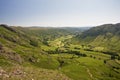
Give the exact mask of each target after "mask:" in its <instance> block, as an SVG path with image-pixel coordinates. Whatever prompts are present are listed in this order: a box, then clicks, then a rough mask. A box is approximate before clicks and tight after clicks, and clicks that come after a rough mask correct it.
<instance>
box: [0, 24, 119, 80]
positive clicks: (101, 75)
mask: <svg viewBox="0 0 120 80" xmlns="http://www.w3.org/2000/svg"><path fill="white" fill-rule="evenodd" d="M97 28H100V27H97ZM91 29H92V30H93V31H92V32H93V33H94V32H95V31H96V30H95V31H94V28H91ZM91 29H89V30H88V31H87V32H90V31H91ZM100 30H101V28H100ZM117 30H118V29H117ZM110 31H111V33H112V30H110ZM98 32H99V31H98ZM108 32H109V30H108ZM113 32H114V31H113ZM78 33H80V34H79V36H77V37H76V38H74V36H76V29H74V30H71V29H69V28H67V29H66V28H65V29H64V28H42V27H40V28H37V27H27V28H24V27H14V26H12V27H10V26H7V25H1V26H0V80H120V56H119V55H113V54H116V53H113V52H109V54H108V52H107V53H106V52H103V50H105V49H109V47H111V45H110V46H109V47H108V44H107V41H109V40H108V39H106V40H107V41H106V42H105V43H106V45H105V44H104V46H101V42H103V41H101V40H103V39H104V38H102V37H103V36H104V37H106V35H104V34H105V33H104V34H102V33H100V34H101V37H100V34H98V35H95V36H94V37H92V36H91V35H88V36H87V35H86V36H85V34H87V33H86V32H83V33H84V34H81V31H80V32H77V34H78ZM88 34H90V33H88ZM94 34H95V33H94ZM83 35H84V37H83ZM112 35H115V36H112V39H113V41H115V40H116V38H117V37H118V38H119V36H118V35H119V32H117V31H116V32H115V33H114V34H113V33H112ZM98 36H99V37H100V38H99V37H98ZM87 37H88V38H87ZM89 37H90V38H89ZM97 37H98V40H97ZM73 38H74V39H73ZM86 38H87V39H88V41H87V40H86V41H84V40H85V39H86ZM108 38H109V39H110V37H108ZM114 38H115V40H114ZM99 39H100V40H99ZM90 40H91V41H90ZM92 40H94V41H92ZM95 40H96V41H95ZM72 42H77V43H79V44H74V43H72ZM97 42H99V44H98V43H97ZM86 43H87V44H86ZM88 43H89V45H88ZM83 44H84V45H83ZM116 47H118V45H117V44H116V45H115V51H116V52H117V48H116ZM118 50H119V47H118ZM117 54H118V53H117Z"/></svg>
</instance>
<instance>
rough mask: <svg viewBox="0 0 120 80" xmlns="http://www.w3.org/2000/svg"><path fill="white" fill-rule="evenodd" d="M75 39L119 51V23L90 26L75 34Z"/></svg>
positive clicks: (81, 42)
mask: <svg viewBox="0 0 120 80" xmlns="http://www.w3.org/2000/svg"><path fill="white" fill-rule="evenodd" d="M75 40H77V41H78V43H80V44H89V45H92V46H97V47H98V46H99V47H105V48H107V49H109V50H112V51H119V52H120V23H118V24H104V25H100V26H96V27H93V28H90V29H89V30H87V31H84V32H83V33H82V34H80V35H77V36H76V37H75V38H74V41H75Z"/></svg>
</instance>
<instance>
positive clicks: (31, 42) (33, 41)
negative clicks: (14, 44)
mask: <svg viewBox="0 0 120 80" xmlns="http://www.w3.org/2000/svg"><path fill="white" fill-rule="evenodd" d="M30 45H32V46H35V47H37V46H38V42H37V41H36V40H30Z"/></svg>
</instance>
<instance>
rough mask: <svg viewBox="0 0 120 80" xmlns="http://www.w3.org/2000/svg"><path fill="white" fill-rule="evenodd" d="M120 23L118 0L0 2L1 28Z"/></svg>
mask: <svg viewBox="0 0 120 80" xmlns="http://www.w3.org/2000/svg"><path fill="white" fill-rule="evenodd" d="M119 22H120V0H0V24H1V23H4V24H8V25H19V26H55V27H63V26H95V25H101V24H106V23H119Z"/></svg>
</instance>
